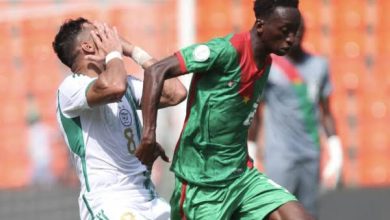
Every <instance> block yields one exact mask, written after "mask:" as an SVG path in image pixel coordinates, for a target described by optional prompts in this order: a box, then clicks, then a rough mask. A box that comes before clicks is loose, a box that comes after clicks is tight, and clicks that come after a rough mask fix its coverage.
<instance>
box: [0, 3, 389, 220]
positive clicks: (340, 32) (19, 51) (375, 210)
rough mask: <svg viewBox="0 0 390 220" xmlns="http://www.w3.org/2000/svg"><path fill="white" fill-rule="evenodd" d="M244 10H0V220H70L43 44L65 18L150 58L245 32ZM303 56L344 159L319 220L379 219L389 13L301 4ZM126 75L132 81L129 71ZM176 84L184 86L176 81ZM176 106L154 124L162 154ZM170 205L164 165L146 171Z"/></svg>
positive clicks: (168, 6) (52, 81) (139, 6)
mask: <svg viewBox="0 0 390 220" xmlns="http://www.w3.org/2000/svg"><path fill="white" fill-rule="evenodd" d="M252 2H253V0H128V1H119V0H36V1H35V0H0V33H1V34H0V100H1V101H0V102H1V103H2V106H1V108H0V121H1V124H0V139H1V142H0V151H1V153H0V219H4V220H8V219H11V220H13V219H26V218H28V219H40V220H44V219H64V220H68V219H77V218H78V208H77V196H78V182H77V179H76V177H75V175H74V171H73V168H72V165H71V164H70V162H69V159H68V152H67V148H66V146H65V145H64V142H63V139H62V136H61V134H60V133H59V130H58V127H57V124H56V119H55V110H56V106H55V97H56V89H57V87H58V85H59V83H60V82H61V80H62V79H63V78H64V77H65V76H66V74H68V73H69V71H68V69H67V68H66V67H65V66H64V65H62V64H60V63H59V61H58V60H57V58H56V56H55V54H54V53H53V51H52V48H51V42H52V41H53V38H54V35H55V34H56V32H57V30H58V28H59V26H60V25H61V24H62V22H63V21H64V20H65V19H67V18H77V17H80V16H83V17H86V18H88V19H90V20H95V19H96V20H103V21H106V22H108V23H110V24H112V25H115V26H117V28H118V30H119V32H120V33H121V35H122V36H125V37H126V38H127V39H129V40H130V41H131V42H133V43H134V44H137V45H140V46H142V47H143V48H145V49H147V50H148V51H150V52H151V53H152V54H153V55H154V56H156V57H157V58H162V57H165V56H167V55H171V54H172V53H173V52H175V51H176V50H177V49H178V48H180V47H183V46H185V45H188V44H190V43H192V42H202V41H205V40H207V39H209V38H211V37H215V36H223V35H225V34H227V33H229V32H232V31H241V30H247V29H249V28H250V27H251V26H252V24H253V22H254V19H253V17H254V16H253V12H252ZM300 2H301V3H300V9H301V11H302V13H303V15H304V17H305V20H306V26H307V33H306V37H305V47H306V48H307V49H308V50H310V51H312V52H314V53H317V54H322V55H324V56H326V57H328V59H329V60H330V64H331V77H332V82H333V85H334V94H333V99H332V107H333V111H334V114H335V116H336V122H337V128H338V131H339V134H340V136H341V138H342V142H343V147H344V152H345V158H344V160H345V167H344V171H343V188H342V189H340V190H337V191H334V192H329V193H326V194H324V195H323V196H322V197H321V212H320V214H321V216H320V218H321V219H323V220H327V219H390V205H389V204H390V158H389V157H390V128H389V127H390V126H389V125H390V98H389V97H390V96H389V95H390V74H389V73H388V69H389V68H390V66H389V62H388V60H387V59H389V58H390V13H389V11H390V1H389V0H344V1H340V0H300ZM127 66H128V69H129V72H135V73H137V72H140V71H141V70H140V69H139V68H137V67H136V66H135V65H134V64H132V63H131V62H130V61H129V62H128V63H127ZM183 80H184V81H185V82H187V81H188V78H183ZM183 111H184V105H181V106H179V107H175V108H171V109H167V110H164V111H163V112H162V113H160V115H159V126H160V132H159V137H158V138H159V140H160V142H161V143H162V144H163V145H164V146H165V147H166V148H167V149H171V150H170V151H169V150H168V151H169V154H170V155H172V149H173V147H174V145H175V142H176V139H177V137H178V133H179V130H180V128H181V123H182V119H183ZM154 169H155V170H154V176H153V179H154V180H155V182H156V184H157V186H158V190H159V192H160V193H161V195H162V196H163V197H165V198H167V199H168V198H169V194H170V192H171V189H172V184H173V182H172V174H170V173H169V172H168V165H167V164H163V163H162V162H160V161H159V162H158V164H157V166H155V168H154Z"/></svg>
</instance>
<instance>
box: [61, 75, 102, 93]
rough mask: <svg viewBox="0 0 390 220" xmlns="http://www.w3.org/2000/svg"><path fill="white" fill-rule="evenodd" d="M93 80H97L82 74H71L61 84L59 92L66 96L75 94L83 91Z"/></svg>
mask: <svg viewBox="0 0 390 220" xmlns="http://www.w3.org/2000/svg"><path fill="white" fill-rule="evenodd" d="M93 80H95V78H91V77H88V76H85V75H82V74H71V75H69V76H67V77H66V78H65V79H64V80H63V81H62V82H61V84H60V86H59V88H58V90H59V91H60V92H61V93H64V94H69V93H73V92H74V91H75V90H79V89H82V88H84V87H85V86H87V85H89V83H91V82H92V81H93Z"/></svg>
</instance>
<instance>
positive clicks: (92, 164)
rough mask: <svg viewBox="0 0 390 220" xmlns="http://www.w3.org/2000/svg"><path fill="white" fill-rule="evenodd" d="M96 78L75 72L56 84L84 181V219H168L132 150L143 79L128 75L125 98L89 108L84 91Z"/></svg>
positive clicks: (64, 122)
mask: <svg viewBox="0 0 390 220" xmlns="http://www.w3.org/2000/svg"><path fill="white" fill-rule="evenodd" d="M94 80H96V78H90V77H88V76H85V75H80V74H73V75H71V76H68V77H67V78H66V79H65V80H64V81H63V82H62V84H61V85H60V87H59V89H58V104H57V106H58V107H57V120H58V122H59V124H60V126H61V129H62V132H63V134H64V137H65V141H66V143H67V145H68V147H69V150H70V151H71V153H72V156H73V159H74V163H75V166H76V169H77V174H78V177H79V180H80V183H81V192H80V198H79V206H80V217H81V219H89V218H91V216H92V218H95V217H96V218H98V219H100V217H101V216H102V215H103V216H105V215H106V216H109V217H110V219H118V220H119V219H122V217H123V216H126V215H134V216H138V215H139V216H140V217H139V219H160V218H162V219H168V218H169V206H168V204H166V202H164V201H161V199H160V198H158V196H157V194H156V192H155V190H154V186H153V184H152V182H151V180H150V172H149V171H147V169H146V167H145V166H144V165H143V164H142V163H141V162H140V161H139V160H138V158H136V157H135V156H134V155H133V153H134V151H135V149H136V147H137V146H138V145H139V143H140V137H141V133H140V132H141V124H140V121H139V118H138V115H137V112H136V110H137V109H139V107H140V101H141V96H142V85H143V83H142V82H141V81H139V80H137V79H135V78H133V77H130V76H129V77H128V88H127V91H126V94H125V95H124V96H123V98H122V99H121V101H119V102H114V103H109V104H104V105H100V106H96V107H93V108H91V107H89V106H88V103H87V98H86V92H87V90H88V88H89V86H90V85H91V83H92V82H93V81H94ZM113 201H116V202H113ZM148 210H149V211H148ZM99 216H100V217H99Z"/></svg>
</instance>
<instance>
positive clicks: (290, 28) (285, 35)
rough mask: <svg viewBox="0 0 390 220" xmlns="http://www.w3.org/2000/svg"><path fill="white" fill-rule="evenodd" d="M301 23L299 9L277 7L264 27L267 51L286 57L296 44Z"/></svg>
mask: <svg viewBox="0 0 390 220" xmlns="http://www.w3.org/2000/svg"><path fill="white" fill-rule="evenodd" d="M300 23H301V15H300V13H299V11H298V9H295V8H291V7H277V8H276V9H275V10H274V12H273V13H272V15H270V17H269V18H268V19H267V20H265V23H264V27H263V33H262V39H263V43H264V44H265V47H266V48H267V50H268V51H269V52H271V53H275V54H276V55H279V56H283V55H286V54H287V52H288V51H289V50H290V48H291V47H292V46H293V44H294V43H295V38H296V33H297V30H298V28H299V26H300Z"/></svg>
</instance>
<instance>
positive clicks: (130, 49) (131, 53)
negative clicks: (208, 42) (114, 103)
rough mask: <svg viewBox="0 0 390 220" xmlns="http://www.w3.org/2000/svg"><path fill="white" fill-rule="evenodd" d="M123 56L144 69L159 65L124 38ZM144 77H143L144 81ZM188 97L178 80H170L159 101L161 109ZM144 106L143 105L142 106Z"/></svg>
mask: <svg viewBox="0 0 390 220" xmlns="http://www.w3.org/2000/svg"><path fill="white" fill-rule="evenodd" d="M121 41H122V48H123V54H124V55H125V56H127V57H130V58H132V59H133V60H134V61H135V62H136V63H138V65H140V66H142V68H143V69H147V68H148V67H150V66H152V65H153V64H155V63H157V62H158V61H157V59H155V58H153V57H152V56H150V55H149V54H148V53H147V52H146V51H145V50H143V49H142V48H140V47H137V46H135V45H133V44H131V43H130V42H129V41H127V40H126V39H124V38H121ZM143 76H144V75H143V74H142V75H141V77H142V78H141V80H143V78H144V77H143ZM186 97H187V90H186V88H185V87H184V85H183V84H182V83H181V82H180V80H179V79H178V78H172V79H168V80H166V81H165V82H164V86H163V89H162V94H161V97H160V100H159V105H158V107H159V108H164V107H168V106H173V105H177V104H179V103H180V102H182V101H183V100H184V99H185V98H186ZM141 105H142V104H141Z"/></svg>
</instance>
